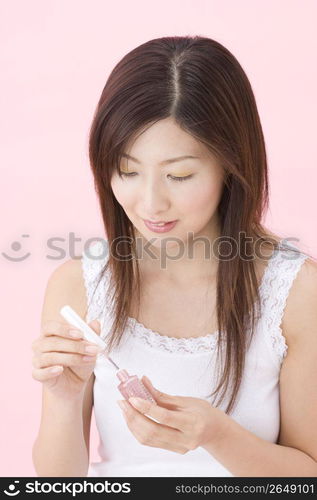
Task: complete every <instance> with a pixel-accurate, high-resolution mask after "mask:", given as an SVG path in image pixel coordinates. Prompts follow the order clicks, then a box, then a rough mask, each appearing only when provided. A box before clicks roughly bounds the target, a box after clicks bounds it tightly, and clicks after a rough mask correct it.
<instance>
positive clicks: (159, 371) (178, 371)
mask: <svg viewBox="0 0 317 500" xmlns="http://www.w3.org/2000/svg"><path fill="white" fill-rule="evenodd" d="M108 253H109V246H108V242H107V240H105V239H102V238H100V240H98V241H97V242H95V243H94V244H93V245H91V246H90V248H89V250H86V252H84V253H83V255H82V269H83V276H84V280H85V286H86V294H87V301H88V305H89V307H88V312H87V315H86V321H87V322H90V321H92V320H93V319H98V320H99V321H100V324H101V337H102V338H106V336H107V334H108V332H109V330H110V327H111V324H112V319H113V318H112V316H111V314H110V312H109V311H110V308H109V305H108V306H107V285H108V283H109V275H108V274H107V273H106V276H105V277H103V278H102V280H101V282H100V283H99V286H98V287H97V289H96V292H95V294H94V299H93V301H92V302H91V298H92V293H93V291H94V289H95V286H96V283H97V279H98V278H99V272H100V270H101V269H102V267H103V266H104V265H105V262H106V259H107V257H108ZM306 258H307V255H306V254H304V253H301V254H300V255H297V256H296V254H294V253H291V252H289V251H287V252H286V253H285V252H281V251H277V252H274V253H273V255H272V256H271V258H270V259H269V261H268V263H267V266H266V269H265V272H264V275H263V277H262V281H261V284H260V298H261V305H262V315H261V317H260V318H259V319H258V322H257V326H256V329H255V332H254V337H253V339H252V341H251V344H250V346H249V348H248V350H247V354H246V360H245V371H244V375H243V379H242V384H241V387H240V390H239V393H238V399H237V403H236V406H235V409H234V410H233V412H232V414H231V418H233V419H235V420H236V421H237V422H238V423H239V424H240V425H242V426H243V427H245V428H246V429H248V430H249V431H251V432H253V433H254V434H256V435H257V436H259V437H261V438H262V439H265V440H267V441H270V442H272V443H275V442H277V439H278V435H279V427H280V408H279V372H280V368H281V364H282V361H283V358H284V357H285V356H286V354H287V345H286V341H285V338H284V336H283V334H282V330H281V326H280V325H281V321H282V316H283V312H284V308H285V304H286V299H287V296H288V294H289V291H290V288H291V286H292V283H293V280H294V279H295V277H296V275H297V272H298V271H299V269H300V267H301V265H302V264H303V262H304V260H305V259H306ZM216 342H217V332H215V333H211V334H209V335H206V336H202V337H195V338H193V337H192V338H184V339H179V338H173V337H168V336H165V335H161V334H160V333H159V332H155V331H152V330H150V329H148V328H146V327H145V326H144V325H142V324H141V323H139V322H137V321H136V320H135V319H134V318H129V320H128V326H127V328H126V330H125V331H124V335H123V341H122V344H121V345H120V346H119V347H117V348H115V349H114V350H112V353H111V357H112V359H113V360H114V361H115V363H116V364H117V365H118V366H119V367H120V368H125V369H126V370H127V371H128V372H129V374H130V375H138V376H139V377H140V378H141V377H142V375H147V376H148V377H149V379H150V380H151V382H152V383H153V385H154V387H157V388H158V389H159V390H162V391H163V392H166V393H169V394H172V395H178V396H191V397H197V398H202V399H205V400H207V401H210V402H211V401H212V398H211V396H210V395H211V393H212V391H213V389H214V388H215V387H216V385H215V383H216V373H217V367H216V363H215V358H216V356H215V354H216ZM115 373H116V371H115V369H114V367H113V365H112V364H111V363H109V362H108V361H107V360H106V359H105V357H104V356H100V357H97V361H96V365H95V369H94V374H95V383H94V389H93V392H94V414H95V420H96V425H97V429H98V431H99V446H98V452H99V455H100V459H101V460H100V462H93V463H91V464H90V465H89V469H88V474H87V476H88V477H89V476H91V477H92V476H97V477H115V476H116V477H119V476H122V477H137V476H143V477H149V476H178V477H179V476H192V477H193V476H197V477H199V476H201V477H202V476H207V477H209V476H210V477H220V476H232V474H231V473H230V472H229V471H228V470H227V469H225V467H224V466H223V465H222V464H220V463H219V462H218V461H216V460H215V459H214V458H213V456H212V455H211V454H210V453H208V452H207V451H206V450H204V449H203V448H197V449H196V450H191V451H189V452H188V453H186V454H185V455H181V454H179V453H175V452H172V451H169V450H165V449H161V448H154V447H150V446H146V445H142V444H140V443H139V442H138V441H137V439H136V438H135V437H134V435H133V434H132V433H131V431H130V430H129V428H128V427H127V425H126V422H125V420H124V418H123V416H122V412H121V410H120V408H119V406H118V404H117V402H116V401H117V400H118V399H122V395H121V393H120V392H119V390H118V388H117V386H118V384H119V380H118V379H117V377H116V374H115ZM227 403H228V399H227V398H225V399H224V401H223V402H222V403H221V405H220V408H221V409H223V410H224V409H225V408H226V406H227Z"/></svg>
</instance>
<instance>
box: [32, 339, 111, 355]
mask: <svg viewBox="0 0 317 500" xmlns="http://www.w3.org/2000/svg"><path fill="white" fill-rule="evenodd" d="M33 350H34V351H35V352H36V353H40V354H42V353H44V352H65V353H75V354H85V355H86V354H87V355H89V354H97V353H98V352H100V351H101V350H102V347H100V346H98V345H96V344H94V343H92V342H89V341H87V340H81V341H79V342H78V341H77V340H68V339H61V338H59V337H54V336H52V337H44V338H43V339H42V340H41V342H38V344H37V345H35V346H33Z"/></svg>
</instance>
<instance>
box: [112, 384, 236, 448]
mask: <svg viewBox="0 0 317 500" xmlns="http://www.w3.org/2000/svg"><path fill="white" fill-rule="evenodd" d="M142 382H143V384H144V385H145V386H146V387H147V389H148V390H149V391H150V393H151V394H152V395H153V397H154V399H155V401H156V402H157V404H154V403H151V401H148V400H145V399H141V398H129V402H128V401H127V400H120V401H118V404H119V406H120V408H121V409H122V410H123V412H122V413H123V415H124V418H125V420H126V423H127V426H128V427H129V429H130V431H131V432H132V434H133V435H134V436H135V438H136V439H137V440H138V441H139V442H140V443H141V444H144V445H147V446H152V447H155V448H164V449H166V450H170V451H174V452H176V453H180V454H181V455H184V454H185V453H187V452H188V451H190V450H194V449H196V448H198V447H199V446H202V447H208V448H209V449H210V446H212V442H213V440H216V439H217V438H218V437H219V435H221V434H222V433H223V432H224V429H225V425H226V422H227V419H228V418H229V419H230V417H228V415H227V414H226V413H225V412H223V411H222V410H220V409H219V408H215V407H213V406H211V404H210V403H208V402H207V401H205V400H204V399H199V398H191V397H183V396H171V395H169V394H166V393H163V392H160V391H158V390H156V389H154V387H153V386H152V384H151V382H150V381H149V379H148V378H147V377H145V376H144V377H142ZM146 415H148V416H149V417H151V418H148V417H147V416H146ZM152 418H154V419H155V420H156V421H153V420H152Z"/></svg>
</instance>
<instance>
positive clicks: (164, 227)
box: [144, 220, 177, 233]
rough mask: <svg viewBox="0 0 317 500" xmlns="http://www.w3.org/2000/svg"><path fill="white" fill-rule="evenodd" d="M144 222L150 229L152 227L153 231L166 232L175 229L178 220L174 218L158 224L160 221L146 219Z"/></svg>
mask: <svg viewBox="0 0 317 500" xmlns="http://www.w3.org/2000/svg"><path fill="white" fill-rule="evenodd" d="M144 224H145V225H146V227H147V228H148V229H150V230H151V231H153V232H155V233H165V232H167V231H170V230H171V229H173V227H174V226H175V224H177V220H174V221H171V222H166V223H163V224H158V223H156V224H154V223H153V222H150V221H148V220H144Z"/></svg>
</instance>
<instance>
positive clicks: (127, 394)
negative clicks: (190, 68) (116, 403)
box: [116, 369, 156, 403]
mask: <svg viewBox="0 0 317 500" xmlns="http://www.w3.org/2000/svg"><path fill="white" fill-rule="evenodd" d="M116 375H117V377H118V379H119V380H120V384H119V385H118V389H119V391H120V392H121V394H122V396H123V397H124V398H125V399H129V398H131V397H138V398H142V399H147V400H149V401H151V402H152V403H156V401H155V400H154V398H153V396H152V395H151V394H150V393H149V391H148V390H147V388H146V387H145V386H144V384H143V383H142V381H141V380H140V379H139V378H138V377H137V376H136V375H129V374H128V372H127V370H124V369H122V370H119V371H118V372H117V373H116Z"/></svg>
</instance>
